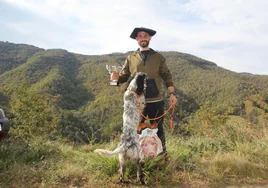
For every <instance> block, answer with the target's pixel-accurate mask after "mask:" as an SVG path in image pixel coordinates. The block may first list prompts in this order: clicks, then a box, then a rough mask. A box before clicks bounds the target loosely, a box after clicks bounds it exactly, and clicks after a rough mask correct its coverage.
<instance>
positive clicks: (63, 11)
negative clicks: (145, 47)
mask: <svg viewBox="0 0 268 188" xmlns="http://www.w3.org/2000/svg"><path fill="white" fill-rule="evenodd" d="M3 2H4V3H5V4H6V5H7V7H8V8H7V9H5V10H6V12H5V14H6V15H8V17H10V15H12V14H15V15H18V19H11V18H10V19H3V18H2V19H1V18H0V23H1V24H2V25H3V27H4V30H3V31H6V30H7V31H10V33H9V32H6V33H4V34H1V35H0V40H4V41H6V40H8V41H11V42H17V43H21V42H25V43H28V44H33V45H36V46H39V47H43V48H63V49H67V50H68V51H71V52H76V53H82V54H105V53H112V52H126V51H130V50H135V49H136V48H137V43H136V41H135V40H132V39H130V38H129V35H130V33H131V31H132V29H133V28H134V27H136V26H145V27H149V28H153V29H155V30H156V31H157V35H156V37H154V38H153V40H152V41H151V47H152V48H154V49H157V50H163V51H167V50H172V51H180V52H184V53H190V54H193V55H196V56H199V57H201V58H203V59H207V60H210V61H213V62H215V63H216V64H218V65H219V66H221V67H224V68H226V69H230V70H233V71H237V72H240V71H241V72H242V71H243V72H252V73H260V74H268V65H266V59H267V58H268V55H266V52H265V50H264V49H267V47H268V24H267V22H268V21H266V18H267V16H268V12H267V11H266V7H267V5H268V1H266V0H256V1H254V2H253V1H251V0H236V1H235V0H219V1H214V0H169V1H160V0H147V1H144V0H136V1H131V0H115V1H108V0H98V1H94V0H92V1H86V0H80V1H73V0H46V1H36V0H4V1H3ZM0 5H1V2H0ZM12 8H13V9H12ZM0 9H1V6H0ZM12 10H13V11H14V10H16V11H14V12H8V11H12ZM18 10H19V11H18ZM24 14H25V15H24ZM22 15H24V17H23V18H20V17H21V16H22ZM11 33H12V35H11ZM14 36H16V37H15V38H16V40H14ZM19 38H21V41H20V40H19ZM253 61H254V62H253Z"/></svg>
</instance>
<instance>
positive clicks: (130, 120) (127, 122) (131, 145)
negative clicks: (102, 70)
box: [94, 72, 147, 184]
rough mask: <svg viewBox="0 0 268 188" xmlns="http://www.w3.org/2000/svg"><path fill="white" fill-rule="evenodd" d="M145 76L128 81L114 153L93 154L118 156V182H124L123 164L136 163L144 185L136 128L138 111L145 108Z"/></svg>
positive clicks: (100, 152)
mask: <svg viewBox="0 0 268 188" xmlns="http://www.w3.org/2000/svg"><path fill="white" fill-rule="evenodd" d="M146 78H147V76H146V74H145V73H142V72H138V73H136V74H135V76H134V78H133V79H132V80H131V81H130V84H129V86H128V88H127V90H126V91H125V93H124V113H123V132H122V134H121V137H120V142H119V144H118V146H117V148H116V149H115V150H114V151H108V150H104V149H96V150H95V151H94V152H95V153H99V154H103V155H108V156H109V155H110V156H111V155H118V159H119V164H120V168H119V172H120V178H119V181H120V182H124V164H125V162H126V161H127V160H132V161H136V163H137V179H138V180H139V181H140V183H141V184H145V181H144V174H143V171H142V166H143V163H144V154H143V152H142V149H141V145H140V143H139V140H138V135H137V127H138V125H139V123H140V121H141V116H140V113H139V111H142V110H143V109H144V108H145V97H144V95H145V90H146Z"/></svg>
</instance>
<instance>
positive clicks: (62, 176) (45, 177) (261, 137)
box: [0, 117, 268, 187]
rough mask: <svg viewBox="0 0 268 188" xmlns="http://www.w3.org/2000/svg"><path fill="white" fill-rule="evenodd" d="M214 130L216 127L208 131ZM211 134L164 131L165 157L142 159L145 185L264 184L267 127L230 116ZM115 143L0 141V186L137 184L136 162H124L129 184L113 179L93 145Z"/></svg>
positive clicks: (114, 168) (110, 161) (114, 170)
mask: <svg viewBox="0 0 268 188" xmlns="http://www.w3.org/2000/svg"><path fill="white" fill-rule="evenodd" d="M214 131H216V130H214ZM217 131H219V132H218V133H217V134H216V133H215V132H214V133H213V135H218V136H217V137H215V136H214V137H209V136H204V135H202V134H196V135H192V136H188V137H182V136H180V135H172V134H170V133H169V131H168V130H167V131H166V132H167V149H168V152H169V161H168V162H164V160H163V159H162V158H161V157H157V158H154V159H151V160H149V159H147V160H146V161H145V166H144V173H145V177H146V182H147V186H148V187H167V186H168V187H227V186H242V185H243V186H247V185H250V186H253V187H254V186H259V187H265V186H266V187H267V186H268V176H267V174H268V137H267V135H268V134H267V133H268V128H267V127H264V126H263V127H258V126H251V125H249V124H248V123H247V122H245V121H244V120H243V119H237V118H236V117H235V118H233V119H232V118H231V119H230V120H229V121H228V122H227V124H226V125H224V126H221V127H217ZM116 145H117V143H115V142H114V143H113V142H111V143H107V144H102V145H76V144H72V143H70V142H68V141H64V140H57V141H50V140H44V139H41V138H40V139H36V140H34V141H32V142H30V143H25V142H21V141H20V142H17V141H14V140H12V139H6V140H4V141H2V142H1V143H0V187H129V186H131V187H142V186H140V185H139V183H138V182H137V181H136V166H135V164H133V163H128V164H127V171H126V179H128V180H130V183H129V184H123V185H121V184H118V183H117V180H118V177H119V175H118V159H117V158H116V157H105V156H100V155H97V154H95V153H93V152H92V151H93V150H94V149H96V148H108V149H113V148H115V147H116Z"/></svg>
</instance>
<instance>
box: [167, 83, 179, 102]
mask: <svg viewBox="0 0 268 188" xmlns="http://www.w3.org/2000/svg"><path fill="white" fill-rule="evenodd" d="M168 91H169V93H170V97H169V102H170V104H172V105H174V106H175V105H176V104H177V102H178V100H177V97H176V95H175V93H174V91H175V88H174V87H173V86H170V87H168Z"/></svg>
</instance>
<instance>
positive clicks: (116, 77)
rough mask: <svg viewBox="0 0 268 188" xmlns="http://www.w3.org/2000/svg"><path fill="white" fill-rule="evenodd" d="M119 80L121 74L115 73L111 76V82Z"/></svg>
mask: <svg viewBox="0 0 268 188" xmlns="http://www.w3.org/2000/svg"><path fill="white" fill-rule="evenodd" d="M118 79H119V73H117V72H113V73H112V74H111V80H118Z"/></svg>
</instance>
